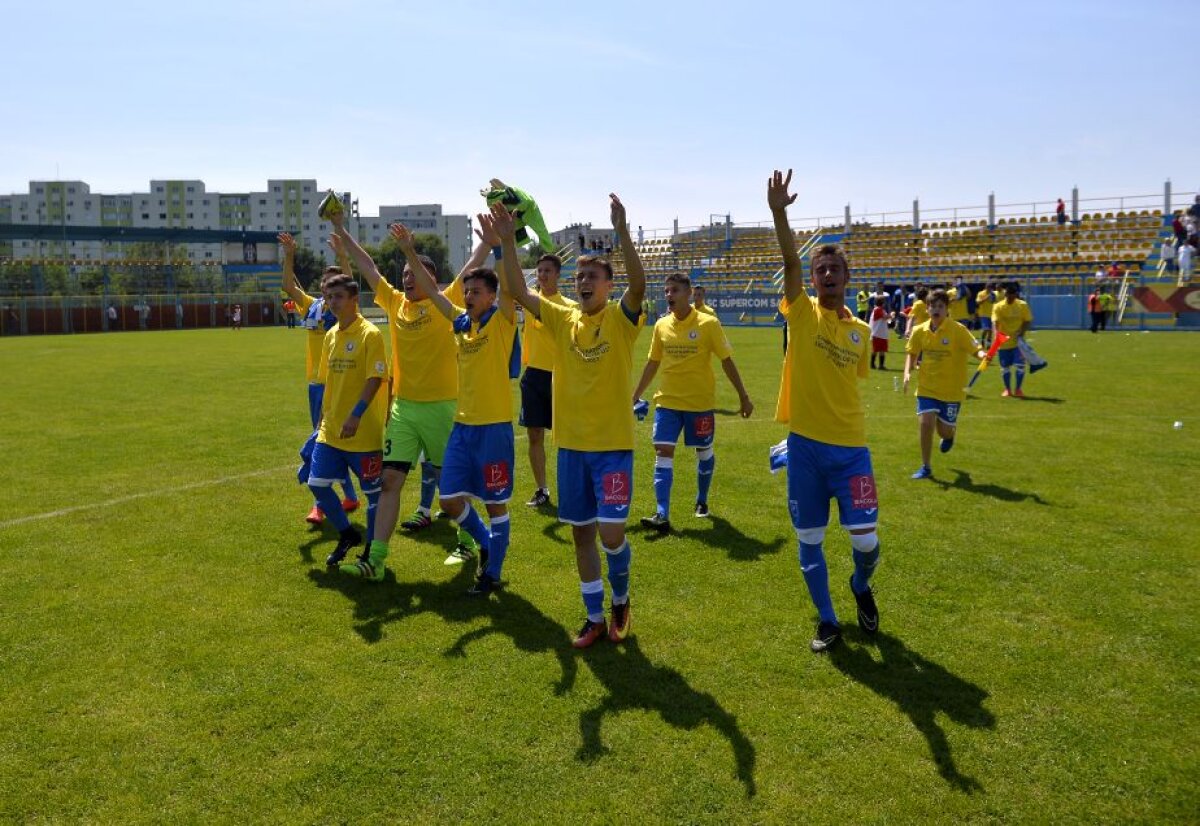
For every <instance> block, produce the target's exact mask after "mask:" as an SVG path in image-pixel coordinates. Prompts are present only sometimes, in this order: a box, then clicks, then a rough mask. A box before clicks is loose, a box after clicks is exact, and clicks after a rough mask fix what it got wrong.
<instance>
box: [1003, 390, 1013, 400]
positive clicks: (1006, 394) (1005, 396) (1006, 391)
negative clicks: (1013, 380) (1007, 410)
mask: <svg viewBox="0 0 1200 826" xmlns="http://www.w3.org/2000/svg"><path fill="white" fill-rule="evenodd" d="M1011 395H1012V393H1010V392H1008V388H1005V389H1004V390H1001V391H1000V398H1002V399H1007V398H1008V397H1009V396H1011Z"/></svg>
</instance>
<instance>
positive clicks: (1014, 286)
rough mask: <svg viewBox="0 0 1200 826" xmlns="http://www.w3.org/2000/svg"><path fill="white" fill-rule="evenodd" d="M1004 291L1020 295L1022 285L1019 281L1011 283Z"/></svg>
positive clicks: (1006, 285) (1007, 284) (1008, 283)
mask: <svg viewBox="0 0 1200 826" xmlns="http://www.w3.org/2000/svg"><path fill="white" fill-rule="evenodd" d="M1004 291H1005V292H1006V293H1012V294H1013V295H1020V294H1021V283H1020V282H1019V281H1009V282H1007V283H1006V284H1005V285H1004Z"/></svg>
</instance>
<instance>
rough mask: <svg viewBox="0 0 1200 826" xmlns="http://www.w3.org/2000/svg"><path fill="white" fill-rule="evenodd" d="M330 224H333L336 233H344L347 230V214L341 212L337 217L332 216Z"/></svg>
mask: <svg viewBox="0 0 1200 826" xmlns="http://www.w3.org/2000/svg"><path fill="white" fill-rule="evenodd" d="M329 223H331V224H333V231H334V232H344V231H345V229H346V213H344V212H339V213H337V214H336V215H330V216H329Z"/></svg>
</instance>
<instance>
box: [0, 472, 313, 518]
mask: <svg viewBox="0 0 1200 826" xmlns="http://www.w3.org/2000/svg"><path fill="white" fill-rule="evenodd" d="M296 466H297V463H293V464H290V465H281V466H279V467H274V468H269V469H267V470H252V471H250V472H249V473H238V474H235V475H233V476H223V477H221V478H220V479H209V480H207V481H205V482H192V483H191V484H188V485H179V486H178V487H174V488H159V489H158V490H148V491H144V492H142V493H131V494H130V495H128V496H118V497H117V498H116V499H109V500H108V501H106V502H94V503H92V504H90V505H76V506H74V507H72V508H62V509H60V510H56V511H48V512H46V513H35V514H33V515H32V516H19V517H17V518H16V519H9V520H7V521H5V522H0V528H11V527H13V526H14V525H23V524H25V523H26V522H38V521H40V520H42V519H55V518H57V517H59V516H66V515H67V514H71V513H78V512H79V511H88V510H94V509H96V508H109V507H112V506H113V505H123V504H125V503H126V502H134V501H136V500H138V499H147V498H149V497H151V496H162V495H170V494H173V493H183V492H184V491H188V490H195V489H196V488H208V487H212V486H213V485H223V484H225V483H226V482H236V481H237V480H239V479H250V478H253V477H255V476H266V475H268V474H271V473H280V472H281V471H285V470H289V469H290V470H295V469H296Z"/></svg>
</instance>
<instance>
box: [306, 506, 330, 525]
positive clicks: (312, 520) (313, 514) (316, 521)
mask: <svg viewBox="0 0 1200 826" xmlns="http://www.w3.org/2000/svg"><path fill="white" fill-rule="evenodd" d="M304 521H305V522H307V523H308V524H310V525H320V524H321V523H322V522H324V521H325V514H324V513H323V512H322V511H321V509H320V508H318V507H317V506H316V505H313V507H312V510H310V511H309V512H308V516H306V517H304Z"/></svg>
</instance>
